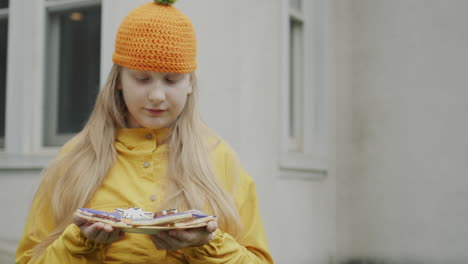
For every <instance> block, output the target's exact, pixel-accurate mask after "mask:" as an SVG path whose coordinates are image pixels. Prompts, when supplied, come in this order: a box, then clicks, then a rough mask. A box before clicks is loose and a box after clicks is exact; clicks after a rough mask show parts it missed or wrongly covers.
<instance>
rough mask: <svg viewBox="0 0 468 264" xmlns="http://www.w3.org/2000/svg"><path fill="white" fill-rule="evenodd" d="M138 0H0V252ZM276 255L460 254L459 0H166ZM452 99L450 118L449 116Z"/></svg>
mask: <svg viewBox="0 0 468 264" xmlns="http://www.w3.org/2000/svg"><path fill="white" fill-rule="evenodd" d="M144 2H146V1H143V0H9V1H8V0H0V148H1V150H0V201H1V202H0V206H1V207H0V208H1V212H2V217H1V218H0V226H1V227H2V231H1V232H0V263H13V259H14V253H15V249H16V244H17V242H18V240H19V238H20V235H21V232H22V228H23V225H24V223H25V218H26V215H27V213H28V209H29V205H30V201H31V199H32V197H33V194H34V191H35V189H36V187H37V183H38V182H39V173H40V171H41V169H42V168H44V166H46V165H47V164H48V162H49V161H50V160H51V159H52V157H53V156H54V155H55V154H56V153H57V150H58V147H59V146H60V145H62V144H63V143H64V142H65V141H66V140H68V139H69V138H70V137H71V136H72V135H73V134H74V133H76V132H77V131H79V130H80V128H81V127H82V125H83V123H84V122H85V121H86V118H87V116H88V114H89V112H90V110H91V108H92V106H93V103H94V98H95V96H96V93H97V91H98V90H99V88H100V87H101V86H102V84H103V82H104V81H105V78H106V75H107V73H108V72H109V70H110V66H111V63H112V60H111V55H112V52H113V45H114V43H113V42H114V36H115V33H116V30H117V27H118V25H119V23H120V21H121V20H122V18H123V17H124V16H125V15H126V14H127V13H128V12H129V11H130V10H131V9H132V8H134V7H136V6H138V5H140V4H142V3H144ZM176 6H177V7H179V8H180V9H181V10H182V11H183V12H185V13H186V14H187V15H188V16H189V17H190V18H191V19H192V21H193V23H194V24H195V28H196V31H197V36H198V49H199V53H198V62H199V68H198V70H197V74H198V78H199V84H200V85H199V86H200V94H201V107H202V114H203V116H204V119H205V120H206V121H207V123H208V124H209V125H210V126H211V127H212V128H214V130H216V131H217V132H218V133H219V134H220V135H221V136H222V137H223V138H225V139H226V140H227V141H228V142H230V143H231V145H232V146H233V147H234V149H236V150H237V152H238V154H239V156H240V159H241V162H242V164H243V166H244V167H245V168H246V170H247V171H248V172H249V174H250V175H251V176H252V177H253V178H254V179H255V181H256V183H257V190H258V194H259V200H260V209H261V213H262V216H263V220H264V224H265V227H266V231H267V235H268V238H269V243H270V248H271V252H272V254H273V256H274V258H275V260H276V262H277V263H284V264H290V263H294V264H301V263H360V262H359V261H361V262H362V261H365V260H374V262H367V263H453V264H455V263H468V251H467V250H466V249H467V248H468V247H467V244H468V209H467V206H466V205H465V201H466V200H468V177H467V176H468V173H467V171H468V140H467V135H468V118H467V117H466V115H467V113H468V85H467V80H468V78H467V77H468V15H467V12H468V1H465V0H446V1H440V0H329V1H327V0H274V1H273V0H255V1H247V0H238V1H227V0H197V1H187V0H180V1H179V2H178V3H176ZM464 116H465V117H464Z"/></svg>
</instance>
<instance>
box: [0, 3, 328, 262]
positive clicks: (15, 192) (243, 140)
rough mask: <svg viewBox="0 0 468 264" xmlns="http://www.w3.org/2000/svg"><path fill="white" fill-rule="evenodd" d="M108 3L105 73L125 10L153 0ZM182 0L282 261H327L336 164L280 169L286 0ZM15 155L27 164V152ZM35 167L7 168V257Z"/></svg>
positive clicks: (210, 114)
mask: <svg viewBox="0 0 468 264" xmlns="http://www.w3.org/2000/svg"><path fill="white" fill-rule="evenodd" d="M102 2H103V25H102V29H103V30H102V32H103V38H102V55H101V60H102V66H101V69H102V73H101V74H102V75H101V76H102V77H103V78H102V79H104V78H105V76H106V75H107V73H108V71H109V69H110V65H111V54H112V51H113V45H114V43H113V41H114V34H115V31H116V29H117V27H118V25H119V23H120V21H121V19H122V17H123V16H124V15H125V14H126V13H127V12H128V11H129V10H130V9H131V8H133V7H135V6H138V5H139V4H141V3H144V2H146V1H142V0H138V1H127V0H103V1H102ZM177 6H178V7H179V8H180V9H181V10H183V11H184V12H185V13H186V14H187V15H188V16H189V17H191V19H192V20H193V23H194V25H195V27H196V31H197V35H198V45H199V46H198V47H199V53H198V62H199V68H198V70H197V74H198V78H199V86H200V94H201V99H200V100H201V109H202V114H203V116H204V119H205V120H206V121H207V123H208V124H209V125H210V126H211V127H212V128H213V129H214V130H215V131H217V132H218V133H219V134H220V135H221V136H222V137H223V138H224V139H226V141H228V142H229V143H230V144H231V145H232V146H233V147H234V149H235V150H236V151H237V152H238V154H239V157H240V159H241V162H242V164H243V166H244V167H245V168H246V170H247V171H248V173H249V174H250V175H251V176H252V177H253V178H254V180H255V181H256V184H257V191H258V198H259V202H260V210H261V214H262V217H263V220H264V224H265V228H266V232H267V237H268V240H269V244H270V248H271V253H272V254H273V257H274V259H275V261H276V263H298V264H300V263H328V262H329V261H330V260H331V259H332V258H333V256H334V255H335V250H336V249H335V181H334V178H335V177H334V167H333V164H330V171H329V172H328V174H327V175H326V176H325V177H323V176H322V175H320V177H315V178H314V177H309V178H307V179H304V178H295V177H285V176H284V171H280V169H279V162H278V154H279V151H280V149H279V148H280V143H279V141H280V135H279V128H280V126H281V124H280V118H279V115H280V110H279V101H280V89H281V87H280V76H281V72H280V68H281V67H280V55H279V53H280V46H279V43H280V40H281V39H280V38H281V34H280V30H279V28H280V27H281V25H280V20H281V19H280V16H281V10H280V1H274V2H272V1H267V0H261V1H253V2H252V1H247V0H243V1H240V2H239V1H236V2H233V1H228V0H225V1H220V0H216V1H215V0H203V1H202V0H200V1H196V3H195V1H179V2H178V3H177ZM213 10H214V11H213ZM332 106H333V104H331V105H330V107H332ZM332 110H333V109H331V111H332ZM332 123H333V124H334V122H332ZM330 131H334V129H330ZM15 160H16V162H17V163H21V157H20V158H16V159H15ZM5 163H6V162H2V163H0V164H5ZM40 164H43V165H45V164H47V160H45V161H42V163H40ZM33 167H34V168H33V169H30V168H28V166H22V165H21V166H20V165H18V166H10V167H9V169H5V168H0V197H1V198H4V199H3V201H9V203H8V204H7V203H5V202H4V203H2V204H1V206H2V209H11V211H12V212H13V214H14V215H15V219H18V220H17V221H14V223H11V222H10V221H9V220H8V219H6V218H2V219H0V224H2V225H4V226H5V225H7V226H9V230H8V231H7V232H2V234H0V263H10V262H12V259H13V255H14V251H15V247H16V243H17V241H18V239H19V237H20V235H21V231H22V227H23V225H24V222H25V217H26V214H27V210H28V208H29V204H30V201H31V198H32V195H33V193H34V189H35V187H36V185H37V183H38V181H39V176H38V174H39V169H37V168H36V167H38V166H33ZM39 167H40V166H39ZM314 179H315V180H314ZM11 197H15V199H11ZM7 198H8V199H7ZM9 212H10V211H9ZM292 216H293V217H292ZM2 258H3V259H2Z"/></svg>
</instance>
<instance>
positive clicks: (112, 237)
mask: <svg viewBox="0 0 468 264" xmlns="http://www.w3.org/2000/svg"><path fill="white" fill-rule="evenodd" d="M73 223H74V224H75V225H77V226H78V227H79V228H80V230H81V233H82V234H83V235H84V236H85V237H87V238H88V239H91V240H93V241H94V242H97V243H102V244H109V243H112V242H114V241H116V240H118V239H119V238H121V237H122V236H123V235H124V232H121V231H120V230H119V228H115V227H112V226H110V225H108V224H104V223H99V222H96V223H92V222H89V221H87V220H86V219H83V218H81V217H78V216H73Z"/></svg>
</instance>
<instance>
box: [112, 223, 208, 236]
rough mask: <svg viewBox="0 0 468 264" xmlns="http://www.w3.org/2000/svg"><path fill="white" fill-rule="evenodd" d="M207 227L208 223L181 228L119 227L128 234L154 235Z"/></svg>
mask: <svg viewBox="0 0 468 264" xmlns="http://www.w3.org/2000/svg"><path fill="white" fill-rule="evenodd" d="M206 225H207V223H199V224H196V225H191V226H180V227H174V226H138V227H119V228H120V230H122V231H123V232H127V233H135V234H148V235H154V234H157V233H159V232H160V231H168V230H175V229H190V228H197V227H202V226H206Z"/></svg>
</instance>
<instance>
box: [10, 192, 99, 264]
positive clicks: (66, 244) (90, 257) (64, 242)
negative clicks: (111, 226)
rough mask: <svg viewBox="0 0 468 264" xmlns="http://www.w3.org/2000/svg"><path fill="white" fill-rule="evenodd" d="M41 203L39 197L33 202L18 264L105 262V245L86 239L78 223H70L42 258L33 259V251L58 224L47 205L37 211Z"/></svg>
mask: <svg viewBox="0 0 468 264" xmlns="http://www.w3.org/2000/svg"><path fill="white" fill-rule="evenodd" d="M38 200H39V199H38V198H37V197H36V198H35V199H34V202H33V205H32V207H31V210H30V212H29V217H28V220H27V222H26V226H25V228H24V231H23V235H22V237H21V240H20V242H19V244H18V248H17V251H16V260H15V262H16V263H102V261H103V260H104V248H105V245H104V244H100V243H95V242H94V241H92V240H90V239H87V238H86V237H85V236H83V235H82V234H81V231H80V229H79V228H78V226H76V225H75V224H70V225H69V226H68V227H67V228H66V229H65V230H64V232H63V233H62V234H61V235H60V236H59V237H58V238H57V239H56V240H55V241H54V242H53V243H52V244H50V245H49V247H47V249H46V250H45V252H44V253H43V254H42V255H41V256H39V257H38V258H35V259H34V260H31V257H32V248H33V247H34V246H35V245H37V244H38V243H40V242H41V239H43V238H44V237H45V236H46V235H48V234H49V233H50V232H51V231H52V230H53V229H54V225H55V224H54V221H53V216H52V213H51V209H50V207H49V206H48V204H47V205H43V206H41V210H37V208H38V206H39V205H38Z"/></svg>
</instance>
